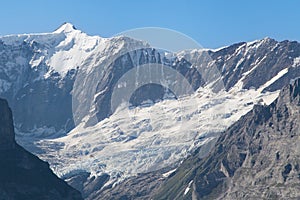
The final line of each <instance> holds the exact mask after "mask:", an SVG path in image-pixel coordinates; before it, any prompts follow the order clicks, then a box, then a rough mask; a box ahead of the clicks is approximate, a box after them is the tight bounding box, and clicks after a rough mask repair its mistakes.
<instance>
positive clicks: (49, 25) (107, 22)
mask: <svg viewBox="0 0 300 200" xmlns="http://www.w3.org/2000/svg"><path fill="white" fill-rule="evenodd" d="M0 2H1V4H0V5H1V12H0V24H1V26H0V35H7V34H16V33H34V32H50V31H53V30H55V29H56V28H57V27H58V26H60V25H61V24H62V23H63V22H70V23H72V24H74V25H75V26H76V27H77V28H78V29H80V30H82V31H84V32H86V33H88V34H89V35H100V36H102V37H109V36H112V35H115V34H117V33H119V32H122V31H126V30H128V29H134V28H140V27H163V28H169V29H174V30H176V31H179V32H182V33H184V34H187V35H188V36H190V37H192V38H193V39H195V40H196V41H198V42H199V43H200V44H201V45H202V46H203V47H205V48H218V47H221V46H226V45H229V44H232V43H235V42H240V41H251V40H255V39H261V38H264V37H267V36H269V37H271V38H274V39H277V40H284V39H289V40H298V41H300V1H298V0H285V1H283V0H249V1H243V0H206V1H202V0H185V1H184V0H169V1H167V0H147V1H146V0H106V1H101V0H27V1H25V0H1V1H0Z"/></svg>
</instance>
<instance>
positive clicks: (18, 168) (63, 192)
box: [0, 99, 82, 200]
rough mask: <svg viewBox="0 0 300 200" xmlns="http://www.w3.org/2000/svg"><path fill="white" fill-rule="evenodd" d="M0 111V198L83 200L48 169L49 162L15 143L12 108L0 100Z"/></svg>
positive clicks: (15, 199)
mask: <svg viewBox="0 0 300 200" xmlns="http://www.w3.org/2000/svg"><path fill="white" fill-rule="evenodd" d="M0 113H1V115H0V166H1V170H0V199H11V200H21V199H22V200H26V199H28V200H33V199H37V200H38V199H49V200H52V199H61V200H62V199H70V200H74V199H82V198H81V195H80V193H79V192H78V191H76V190H75V189H73V188H72V187H70V186H69V185H68V184H66V183H65V182H64V181H62V180H60V179H59V178H58V177H57V176H56V175H55V174H54V173H53V172H52V171H51V170H50V168H49V165H48V163H46V162H43V161H41V160H40V159H39V158H37V157H36V156H34V155H32V154H31V153H29V152H28V151H26V150H24V149H23V148H22V147H21V146H19V145H18V144H17V143H16V142H15V134H14V127H13V121H12V114H11V110H10V108H9V107H8V104H7V102H6V101H5V100H3V99H0Z"/></svg>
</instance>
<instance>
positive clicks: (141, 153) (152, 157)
mask: <svg viewBox="0 0 300 200" xmlns="http://www.w3.org/2000/svg"><path fill="white" fill-rule="evenodd" d="M277 95H278V93H277V92H273V93H264V94H261V93H260V92H258V91H256V90H249V91H238V92H231V93H229V92H225V91H222V92H220V93H218V94H215V93H213V92H211V90H210V89H208V88H201V89H199V90H198V91H197V92H196V93H195V94H194V95H192V96H188V97H184V98H181V99H179V100H165V101H162V102H159V103H156V104H154V105H152V106H150V107H136V108H133V109H128V108H127V107H120V108H119V109H118V110H117V112H116V113H114V114H113V115H112V116H110V117H109V118H107V119H105V120H103V121H100V122H99V123H97V124H96V125H94V126H92V127H87V128H84V122H83V123H82V124H80V125H79V126H77V127H76V128H75V129H73V130H72V131H71V132H70V133H68V135H67V136H65V137H62V138H58V139H53V140H42V141H40V142H39V143H37V146H38V147H39V148H41V149H43V150H45V151H47V152H48V155H46V154H40V155H39V156H41V157H42V158H43V159H45V160H47V161H49V162H50V165H51V167H52V169H53V170H54V171H55V172H56V173H57V174H58V175H60V176H65V175H68V174H71V173H74V172H76V171H81V170H84V171H88V172H91V173H92V175H96V176H99V175H101V174H103V173H108V174H110V175H111V176H112V177H114V176H116V177H119V176H120V174H121V177H122V178H125V177H129V176H133V175H136V174H137V173H144V172H150V171H154V170H158V169H161V168H163V167H166V166H169V165H172V164H174V163H176V162H178V161H180V160H182V159H183V158H185V157H186V156H187V155H188V154H189V152H191V151H192V150H194V149H195V148H197V147H199V146H200V145H202V144H204V143H206V142H208V141H210V140H212V139H214V138H215V137H217V135H216V133H219V132H221V131H223V130H225V129H226V128H227V127H229V126H230V125H231V124H232V123H233V122H235V121H237V120H238V119H239V117H240V116H241V115H244V114H246V113H247V112H248V111H249V110H251V109H252V106H253V103H257V102H259V101H261V99H266V100H268V101H270V98H272V99H275V98H276V97H277ZM207 99H210V101H207ZM249 102H250V103H249ZM195 105H197V106H195ZM229 105H235V106H229ZM55 144H63V147H61V148H60V149H59V150H58V151H57V148H56V146H57V145H55ZM51 147H54V149H53V150H49V149H51ZM49 154H50V155H49ZM122 178H121V179H122ZM121 179H118V180H119V181H120V180H121Z"/></svg>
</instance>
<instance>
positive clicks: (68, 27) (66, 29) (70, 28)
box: [53, 22, 77, 33]
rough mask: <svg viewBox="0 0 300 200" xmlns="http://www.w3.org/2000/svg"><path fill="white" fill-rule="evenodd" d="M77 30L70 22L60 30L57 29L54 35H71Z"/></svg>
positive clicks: (64, 24)
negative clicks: (70, 33)
mask: <svg viewBox="0 0 300 200" xmlns="http://www.w3.org/2000/svg"><path fill="white" fill-rule="evenodd" d="M75 30H77V29H76V28H75V26H74V25H73V24H71V23H69V22H65V23H63V24H62V25H61V26H60V27H59V28H57V29H56V30H55V31H54V32H53V33H69V32H72V31H75Z"/></svg>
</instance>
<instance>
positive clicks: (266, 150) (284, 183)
mask: <svg viewBox="0 0 300 200" xmlns="http://www.w3.org/2000/svg"><path fill="white" fill-rule="evenodd" d="M299 106H300V79H297V80H296V81H295V82H294V83H292V84H291V85H288V86H287V87H284V88H283V90H282V91H281V92H280V95H279V97H278V99H276V100H275V101H274V102H273V103H272V104H271V105H269V106H255V107H254V109H253V110H252V111H250V112H249V113H248V114H246V115H245V116H243V117H241V119H239V120H238V121H237V122H236V123H234V124H233V125H232V126H231V127H230V128H229V129H228V130H226V131H225V132H224V133H223V134H222V135H221V136H220V138H219V139H218V141H217V143H216V146H215V147H214V148H213V150H212V151H211V153H210V154H209V155H208V156H207V157H206V158H204V159H201V158H199V153H197V152H196V153H195V154H194V155H192V156H190V157H189V158H188V159H187V160H186V161H184V162H183V163H182V165H181V166H180V167H179V168H178V170H177V171H176V173H175V175H174V176H173V177H171V178H169V179H168V180H167V181H166V182H165V183H164V184H163V186H162V187H161V188H160V191H159V192H158V193H157V195H156V197H155V199H192V198H193V199H228V200H229V199H299V198H300V192H299V191H300V167H299V164H300V158H299V157H300V148H299V141H300V137H299V133H300V125H299V124H300V107H299ZM200 151H201V148H200Z"/></svg>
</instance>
